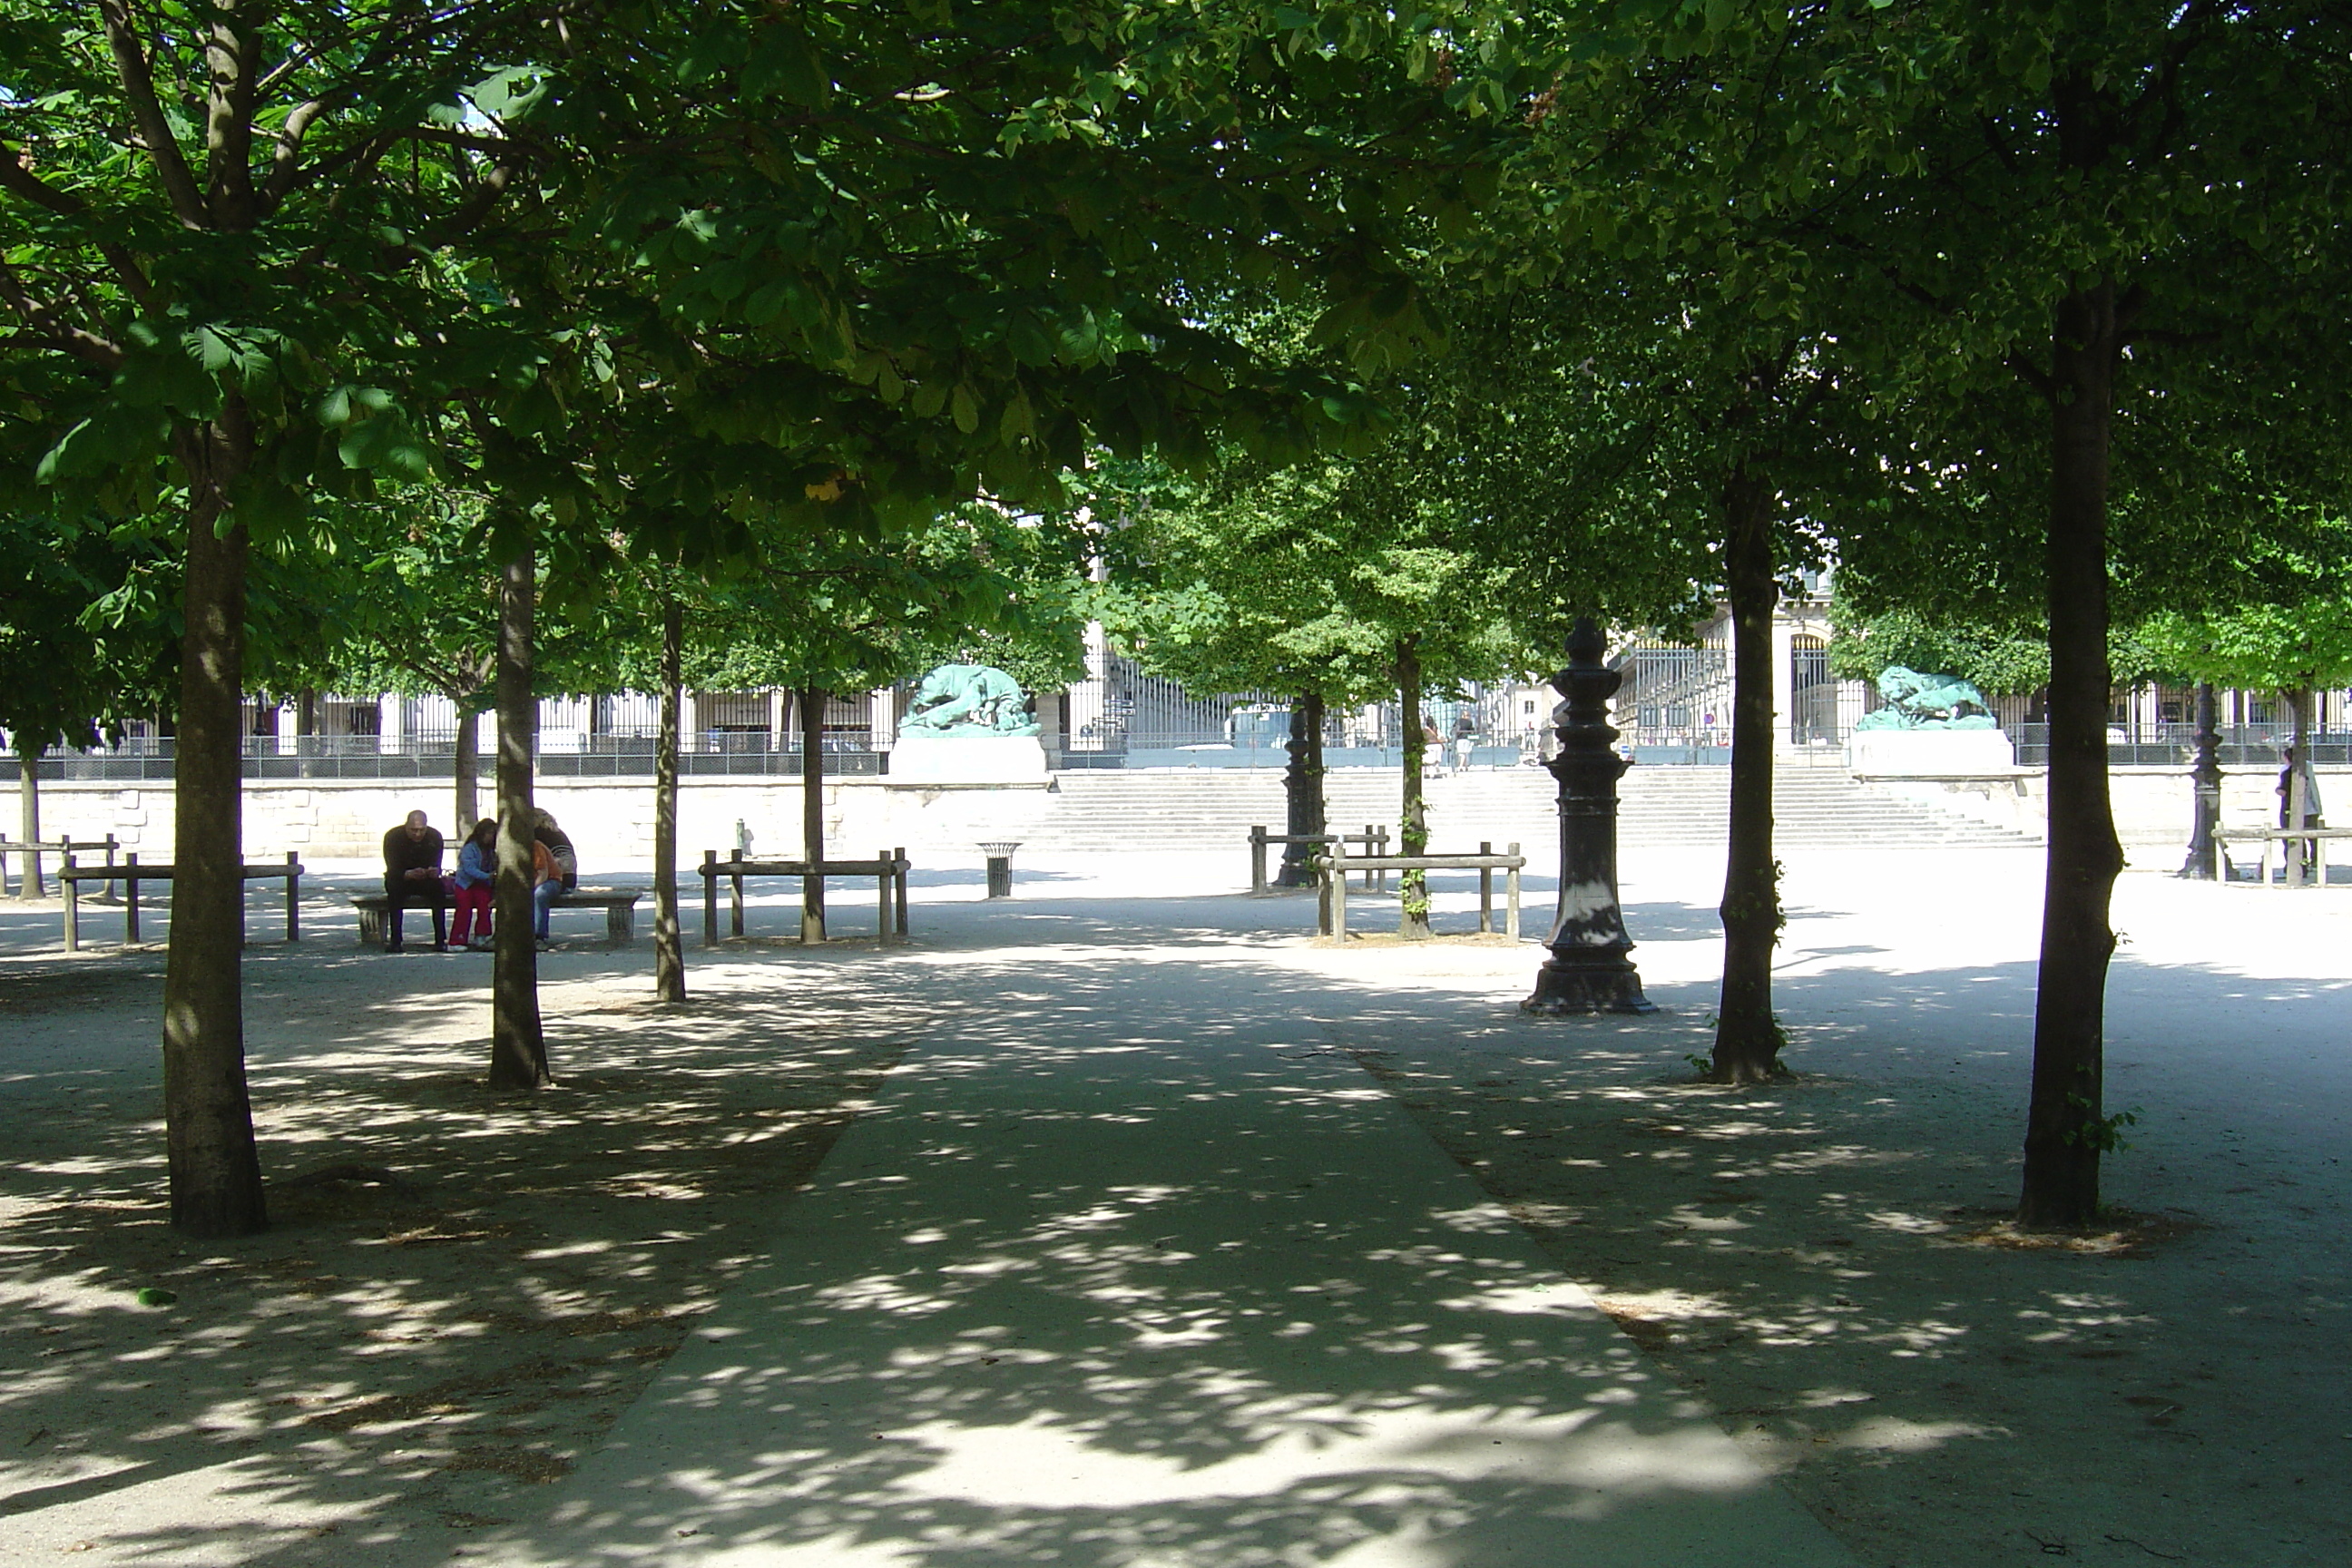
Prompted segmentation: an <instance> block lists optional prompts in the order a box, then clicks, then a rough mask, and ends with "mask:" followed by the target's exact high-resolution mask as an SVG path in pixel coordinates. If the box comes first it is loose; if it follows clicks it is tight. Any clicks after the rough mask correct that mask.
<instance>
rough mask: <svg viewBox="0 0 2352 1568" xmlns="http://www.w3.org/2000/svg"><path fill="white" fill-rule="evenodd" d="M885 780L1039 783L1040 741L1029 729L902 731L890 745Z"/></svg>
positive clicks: (1042, 756)
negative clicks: (950, 732)
mask: <svg viewBox="0 0 2352 1568" xmlns="http://www.w3.org/2000/svg"><path fill="white" fill-rule="evenodd" d="M886 776H887V782H888V783H891V784H1043V783H1044V782H1045V742H1041V741H1040V740H1038V739H1037V737H1036V736H1034V735H906V734H902V735H900V736H899V737H898V743H897V744H896V745H894V746H892V747H891V748H890V772H889V773H888V774H887V775H886Z"/></svg>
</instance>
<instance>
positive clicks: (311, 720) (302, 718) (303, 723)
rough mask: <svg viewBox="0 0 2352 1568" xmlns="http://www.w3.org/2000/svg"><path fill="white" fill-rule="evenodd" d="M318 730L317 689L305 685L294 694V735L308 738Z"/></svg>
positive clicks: (299, 737)
mask: <svg viewBox="0 0 2352 1568" xmlns="http://www.w3.org/2000/svg"><path fill="white" fill-rule="evenodd" d="M318 732H319V689H318V688H317V687H315V686H306V687H304V688H302V689H301V690H299V691H298V692H296V693H295V694H294V735H295V738H296V739H297V740H303V739H308V738H309V737H310V736H312V735H315V734H317V733H318Z"/></svg>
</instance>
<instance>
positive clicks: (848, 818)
mask: <svg viewBox="0 0 2352 1568" xmlns="http://www.w3.org/2000/svg"><path fill="white" fill-rule="evenodd" d="M824 797H825V837H826V849H827V852H828V853H829V854H831V855H833V856H835V857H836V858H865V857H866V856H870V855H872V854H873V853H874V852H875V851H876V850H877V849H886V848H891V847H898V846H905V847H908V848H927V849H955V850H959V851H961V852H963V853H966V854H971V853H974V852H975V851H974V849H973V846H974V845H975V844H976V843H977V842H978V841H979V840H981V839H983V838H1000V837H1001V838H1015V839H1017V838H1020V837H1022V836H1023V834H1024V831H1025V830H1026V829H1027V827H1028V826H1029V825H1030V824H1032V823H1034V821H1036V820H1037V819H1038V817H1039V816H1041V815H1042V814H1043V812H1044V811H1045V809H1046V807H1047V805H1048V801H1049V798H1050V797H1049V796H1048V795H1047V794H1046V789H1045V781H1043V780H1040V781H1039V782H1038V783H1037V784H1032V785H1029V786H1026V787H1019V786H995V787H989V788H977V789H975V788H969V787H958V786H953V785H942V784H930V785H911V784H888V783H887V782H886V781H883V780H879V779H845V780H842V781H840V782H839V783H835V784H827V785H826V786H825V791H824ZM536 798H537V800H538V802H539V804H540V805H541V806H543V807H544V808H545V809H547V810H549V811H551V812H552V813H554V814H555V816H556V819H557V820H558V821H559V822H561V823H562V825H563V827H564V830H565V831H566V832H567V833H569V834H570V835H571V836H572V842H573V843H574V844H576V845H577V846H578V847H579V849H580V858H581V864H582V867H583V870H584V871H585V872H586V873H587V874H588V875H590V876H591V877H593V875H594V874H595V871H596V868H598V866H599V865H600V864H623V863H625V864H630V865H634V866H642V865H643V864H644V863H646V862H647V861H649V860H650V859H651V858H652V857H653V820H654V792H653V787H652V785H651V784H649V783H648V782H646V780H643V779H566V780H561V781H548V782H545V783H542V784H541V786H540V788H539V790H538V792H537V796H536ZM481 804H482V805H483V806H484V808H486V809H487V808H488V807H490V806H492V805H494V804H495V797H494V796H493V795H492V794H491V792H490V791H489V790H488V788H487V787H485V788H484V789H483V791H482V795H481ZM801 804H802V794H801V786H800V784H799V782H798V781H797V780H790V781H782V782H770V781H767V780H751V779H743V780H731V781H726V780H710V781H704V782H697V781H688V782H687V783H685V784H682V785H681V786H680V787H679V790H678V857H679V859H680V861H681V863H682V864H686V865H691V864H692V863H694V862H696V861H698V860H699V859H701V858H702V852H703V851H704V850H706V849H716V850H718V851H719V853H720V854H721V855H724V854H726V853H727V852H728V851H730V849H732V848H733V847H734V845H735V832H736V823H737V822H738V821H739V820H740V822H742V823H743V824H744V826H746V827H747V828H749V830H750V831H751V843H752V853H754V854H755V855H761V856H774V857H791V856H795V855H798V854H799V853H800V851H801ZM415 809H421V810H423V811H424V812H425V813H426V815H427V816H430V817H431V819H432V821H433V824H434V826H436V827H438V828H440V829H441V830H442V832H443V833H445V834H448V833H450V827H451V821H452V818H453V816H454V810H453V807H452V805H451V787H450V785H449V784H448V783H447V782H446V780H443V781H426V782H425V784H422V785H419V784H415V783H410V784H387V783H384V782H383V781H380V780H373V779H352V780H341V779H336V780H314V781H310V782H308V783H293V782H278V781H270V782H267V783H260V782H251V783H247V785H246V786H245V847H246V858H247V860H249V861H259V860H273V859H277V858H279V857H281V856H283V855H284V854H285V853H286V852H287V851H289V850H295V851H299V852H300V853H301V854H302V855H303V856H304V857H305V858H307V859H311V860H319V861H325V860H339V859H353V860H368V861H373V860H374V859H375V858H377V856H378V855H379V854H380V853H381V847H382V844H383V835H384V832H385V830H386V829H387V828H390V827H391V826H394V825H395V824H397V823H398V822H399V821H400V820H401V819H402V818H403V817H404V816H406V815H407V814H408V813H409V812H410V811H411V810H415ZM16 821H17V815H16V785H15V784H13V783H11V784H7V785H5V786H0V826H5V827H6V828H8V829H10V830H11V831H10V833H9V837H15V834H14V832H13V829H14V828H15V826H16ZM109 833H111V834H113V835H114V836H115V837H116V838H117V839H119V840H120V841H121V844H122V847H123V848H124V849H126V850H135V851H137V852H138V854H139V857H140V858H142V860H167V859H169V858H171V854H172V834H173V797H172V791H171V789H170V788H169V787H168V786H163V787H157V786H154V785H142V786H140V787H137V788H130V789H125V788H121V787H118V786H115V785H111V784H62V783H47V784H43V785H42V786H41V836H42V837H44V838H45V839H49V840H56V839H58V838H64V837H71V838H76V839H97V838H103V837H105V836H106V835H107V834H109Z"/></svg>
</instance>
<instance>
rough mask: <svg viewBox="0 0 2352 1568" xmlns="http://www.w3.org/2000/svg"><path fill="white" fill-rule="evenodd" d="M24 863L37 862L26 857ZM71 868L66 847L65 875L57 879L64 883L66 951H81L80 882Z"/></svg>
mask: <svg viewBox="0 0 2352 1568" xmlns="http://www.w3.org/2000/svg"><path fill="white" fill-rule="evenodd" d="M25 864H26V866H27V867H30V866H34V865H37V864H38V862H37V861H34V860H30V859H28V860H26V862H25ZM73 868H74V858H73V851H72V850H70V849H68V850H67V851H66V852H65V859H64V862H63V866H62V869H63V870H64V872H65V875H64V876H62V877H60V878H58V881H59V882H60V883H62V884H63V885H64V888H65V894H66V951H67V952H80V951H81V884H80V883H79V882H78V881H76V880H74V875H73ZM32 874H33V873H32V872H31V871H30V870H27V871H26V873H25V875H26V876H27V877H29V876H31V875H32Z"/></svg>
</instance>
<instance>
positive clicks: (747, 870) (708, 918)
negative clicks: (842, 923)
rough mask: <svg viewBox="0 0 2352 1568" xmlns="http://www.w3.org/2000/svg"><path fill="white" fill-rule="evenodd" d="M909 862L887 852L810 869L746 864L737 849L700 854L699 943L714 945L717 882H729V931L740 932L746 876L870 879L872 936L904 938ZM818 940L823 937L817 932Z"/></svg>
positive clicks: (801, 863)
mask: <svg viewBox="0 0 2352 1568" xmlns="http://www.w3.org/2000/svg"><path fill="white" fill-rule="evenodd" d="M913 867H914V862H913V861H911V860H909V859H908V858H907V852H906V850H904V849H892V850H890V851H888V852H887V853H880V854H877V855H876V856H875V857H874V858H873V859H871V860H821V861H818V862H817V863H816V864H815V865H814V866H812V865H811V864H809V862H807V861H805V860H747V859H745V858H743V851H741V850H740V849H738V850H736V851H735V853H734V854H733V855H732V856H730V857H729V858H727V859H724V860H721V859H720V858H719V851H718V850H716V849H706V850H704V851H703V852H702V864H701V865H700V866H699V867H698V868H696V869H697V870H698V872H699V873H700V875H701V877H702V945H703V946H705V947H715V946H717V945H718V943H719V879H720V878H722V877H724V878H726V879H728V882H729V884H730V889H731V892H732V895H733V900H734V905H733V908H732V910H730V914H731V916H732V919H731V921H730V928H729V929H730V934H732V935H735V936H741V935H742V934H743V879H744V878H746V877H799V878H802V879H807V878H810V877H814V878H816V879H819V880H820V881H822V880H823V879H824V878H827V877H871V878H873V879H875V889H874V890H875V896H876V899H877V902H878V903H879V904H880V906H881V907H880V909H879V910H878V911H877V916H876V922H875V923H876V926H877V934H878V935H879V936H880V937H881V939H882V940H883V941H884V942H888V941H889V940H890V939H891V938H892V937H894V936H895V937H899V938H902V939H903V938H904V937H905V936H906V934H907V873H908V871H909V870H911V869H912V868H913ZM817 938H818V940H820V941H822V940H823V939H824V933H823V932H822V931H819V932H817ZM801 940H803V942H805V941H807V940H808V927H807V924H806V922H805V921H803V926H802V938H801Z"/></svg>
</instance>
